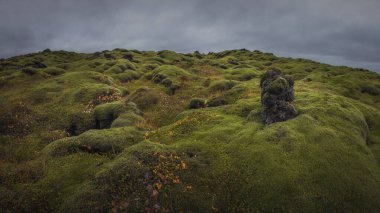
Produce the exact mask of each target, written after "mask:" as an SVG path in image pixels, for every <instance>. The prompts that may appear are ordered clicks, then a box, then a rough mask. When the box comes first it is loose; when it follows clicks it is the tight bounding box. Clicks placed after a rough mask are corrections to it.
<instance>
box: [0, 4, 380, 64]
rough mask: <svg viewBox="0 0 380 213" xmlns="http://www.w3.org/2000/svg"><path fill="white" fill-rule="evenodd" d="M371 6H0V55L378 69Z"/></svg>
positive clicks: (379, 46) (375, 15)
mask: <svg viewBox="0 0 380 213" xmlns="http://www.w3.org/2000/svg"><path fill="white" fill-rule="evenodd" d="M378 11H380V1H378V0H361V1H355V0H319V1H312V0H277V1H276V0H235V1H227V0H208V1H205V0H186V1H185V0H55V1H51V0H33V1H30V0H0V30H1V31H0V57H9V56H13V55H18V54H23V53H28V52H33V51H38V50H42V49H44V48H51V49H65V50H73V51H81V52H93V51H98V50H102V49H113V48H127V49H131V48H136V49H141V50H160V49H172V50H175V51H179V52H192V51H195V50H200V51H203V52H208V51H221V50H225V49H238V48H247V49H252V50H253V49H260V50H263V51H268V52H273V53H276V54H280V55H282V56H292V57H305V58H311V59H315V60H319V61H322V62H326V63H333V64H338V65H339V64H342V65H348V66H355V67H365V68H370V69H372V70H377V71H380V22H379V21H378V20H380V13H379V12H378Z"/></svg>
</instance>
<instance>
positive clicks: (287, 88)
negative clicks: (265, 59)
mask: <svg viewBox="0 0 380 213" xmlns="http://www.w3.org/2000/svg"><path fill="white" fill-rule="evenodd" d="M293 86H294V81H293V79H291V78H290V77H289V76H285V75H283V74H282V72H281V71H279V70H269V71H267V72H266V73H265V74H264V76H263V77H262V78H261V82H260V87H261V104H262V110H261V117H262V119H263V122H264V123H265V124H271V123H275V122H280V121H286V120H288V119H291V118H294V117H295V116H296V115H297V111H296V109H295V108H294V106H293V105H292V101H293V100H294V90H293Z"/></svg>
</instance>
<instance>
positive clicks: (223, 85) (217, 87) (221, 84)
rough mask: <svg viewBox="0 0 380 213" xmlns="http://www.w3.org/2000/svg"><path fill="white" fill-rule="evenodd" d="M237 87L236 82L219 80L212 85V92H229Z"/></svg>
mask: <svg viewBox="0 0 380 213" xmlns="http://www.w3.org/2000/svg"><path fill="white" fill-rule="evenodd" d="M235 85H236V82H234V81H231V80H219V81H214V82H212V83H211V84H210V90H211V91H224V90H229V89H231V88H232V87H234V86H235Z"/></svg>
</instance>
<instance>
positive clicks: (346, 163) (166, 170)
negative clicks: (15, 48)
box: [0, 49, 380, 212]
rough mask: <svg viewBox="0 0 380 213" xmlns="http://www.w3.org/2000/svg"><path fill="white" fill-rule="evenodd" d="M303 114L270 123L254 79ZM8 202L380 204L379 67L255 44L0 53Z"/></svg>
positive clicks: (2, 179) (296, 207) (92, 207)
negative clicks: (275, 77) (290, 84)
mask: <svg viewBox="0 0 380 213" xmlns="http://www.w3.org/2000/svg"><path fill="white" fill-rule="evenodd" d="M271 69H280V70H282V72H283V73H284V74H285V75H287V76H290V77H291V78H292V79H294V82H295V84H294V94H295V99H294V102H293V105H294V106H295V108H296V110H297V112H298V115H297V116H296V117H294V118H292V119H290V120H287V121H284V122H276V123H272V124H270V125H265V124H263V122H262V119H261V97H260V77H261V76H262V75H263V74H264V73H265V72H266V71H267V70H271ZM0 88H1V89H0V99H1V101H0V183H1V185H0V209H1V211H2V212H110V211H113V212H380V202H379V200H380V75H379V74H376V73H374V72H370V71H367V70H363V69H353V68H349V67H337V66H331V65H327V64H321V63H317V62H314V61H310V60H305V59H292V58H281V57H276V56H274V55H273V54H270V53H263V52H260V51H248V50H245V49H242V50H229V51H223V52H219V53H209V54H201V53H199V52H194V53H191V54H179V53H176V52H173V51H168V50H165V51H159V52H154V51H138V50H125V49H115V50H112V51H103V52H96V53H93V54H83V53H74V52H66V51H48V52H46V51H45V52H39V53H33V54H28V55H23V56H18V57H13V58H9V59H1V60H0Z"/></svg>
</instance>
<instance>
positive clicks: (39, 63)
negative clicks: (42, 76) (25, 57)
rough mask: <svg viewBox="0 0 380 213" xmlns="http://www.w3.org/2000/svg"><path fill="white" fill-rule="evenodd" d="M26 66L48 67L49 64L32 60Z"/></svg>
mask: <svg viewBox="0 0 380 213" xmlns="http://www.w3.org/2000/svg"><path fill="white" fill-rule="evenodd" d="M24 67H33V68H46V67H47V66H46V65H45V64H43V63H42V62H39V61H36V60H35V61H32V62H30V63H27V64H25V65H24Z"/></svg>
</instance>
